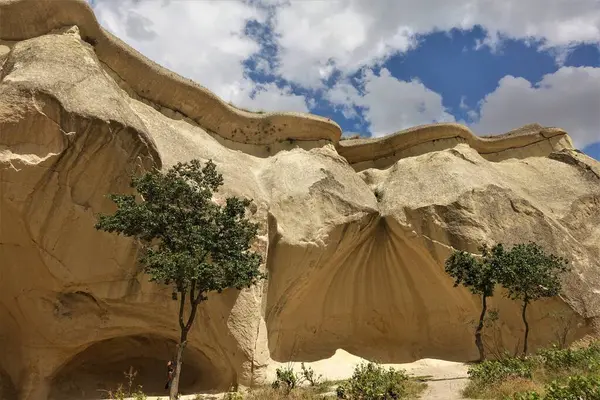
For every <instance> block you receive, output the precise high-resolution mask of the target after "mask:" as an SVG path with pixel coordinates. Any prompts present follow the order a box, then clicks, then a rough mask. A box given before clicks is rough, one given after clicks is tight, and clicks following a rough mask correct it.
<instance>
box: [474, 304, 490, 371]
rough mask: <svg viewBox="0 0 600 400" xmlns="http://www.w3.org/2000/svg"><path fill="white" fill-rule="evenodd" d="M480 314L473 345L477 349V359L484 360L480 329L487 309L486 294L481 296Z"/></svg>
mask: <svg viewBox="0 0 600 400" xmlns="http://www.w3.org/2000/svg"><path fill="white" fill-rule="evenodd" d="M481 297H482V300H481V315H480V316H479V325H477V329H475V346H477V350H479V361H480V362H481V361H483V360H485V351H484V349H483V341H482V340H481V331H482V330H483V321H484V319H485V313H486V311H487V296H485V295H484V296H481Z"/></svg>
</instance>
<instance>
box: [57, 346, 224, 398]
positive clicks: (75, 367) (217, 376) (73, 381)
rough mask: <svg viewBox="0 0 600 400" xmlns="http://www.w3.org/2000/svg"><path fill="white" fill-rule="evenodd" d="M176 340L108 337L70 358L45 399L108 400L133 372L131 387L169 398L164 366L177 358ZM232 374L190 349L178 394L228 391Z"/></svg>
mask: <svg viewBox="0 0 600 400" xmlns="http://www.w3.org/2000/svg"><path fill="white" fill-rule="evenodd" d="M175 354H176V342H175V341H174V340H172V339H168V338H165V337H160V336H153V335H139V336H124V337H118V338H113V339H107V340H103V341H100V342H98V343H95V344H93V345H91V346H89V347H88V348H87V349H85V350H84V351H82V352H81V353H79V354H77V355H76V356H75V357H73V358H72V359H71V360H70V361H69V362H68V363H67V364H66V365H64V366H63V367H62V368H61V369H60V370H59V371H58V372H57V373H56V375H55V377H54V379H53V380H52V382H51V388H50V396H49V400H68V399H72V400H75V399H80V400H86V399H100V398H107V395H108V391H109V390H113V391H114V390H116V389H117V388H118V387H119V385H123V387H124V388H127V387H128V378H127V377H126V373H128V372H130V371H133V372H135V373H136V375H135V378H134V379H133V382H132V387H133V389H136V388H138V387H139V386H141V387H142V390H143V391H144V393H145V394H147V395H150V396H165V395H166V396H168V391H167V390H165V388H164V385H165V382H166V375H167V370H166V364H167V361H168V360H169V359H173V360H174V359H175ZM232 380H233V379H232V374H231V372H230V371H219V370H217V368H216V367H215V366H214V365H213V363H212V362H211V361H210V360H209V359H208V358H207V357H206V355H204V354H203V353H202V352H201V351H199V350H197V349H195V348H192V347H191V346H189V345H188V347H186V349H185V353H184V357H183V369H182V373H181V381H180V386H179V388H180V392H181V394H193V393H199V392H207V391H211V390H221V389H223V388H226V387H227V386H228V385H229V384H230V383H231V381H232Z"/></svg>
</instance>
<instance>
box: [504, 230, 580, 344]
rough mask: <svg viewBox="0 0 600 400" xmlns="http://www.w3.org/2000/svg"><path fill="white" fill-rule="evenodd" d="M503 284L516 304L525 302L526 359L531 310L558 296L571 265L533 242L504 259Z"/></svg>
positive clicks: (506, 255) (507, 252) (522, 310)
mask: <svg viewBox="0 0 600 400" xmlns="http://www.w3.org/2000/svg"><path fill="white" fill-rule="evenodd" d="M499 270H500V275H499V283H500V284H501V285H502V286H504V287H505V288H506V290H507V295H508V297H510V298H511V299H513V300H520V301H522V302H523V307H522V309H521V317H522V318H523V324H524V325H525V337H524V341H523V355H525V354H527V344H528V338H529V323H528V322H527V306H528V305H529V303H531V302H532V301H536V300H539V299H541V298H544V297H554V296H558V295H559V294H560V292H561V290H562V285H561V279H560V278H561V274H562V273H564V272H566V271H568V270H569V263H568V261H567V260H565V259H564V258H561V257H557V256H555V255H554V254H546V253H545V252H544V249H542V248H541V247H540V246H539V245H537V244H536V243H533V242H529V243H527V244H517V245H515V246H514V247H512V248H511V249H510V250H508V251H506V252H505V253H504V254H503V256H502V257H501V262H500V266H499Z"/></svg>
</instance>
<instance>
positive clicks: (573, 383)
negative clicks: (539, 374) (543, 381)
mask: <svg viewBox="0 0 600 400" xmlns="http://www.w3.org/2000/svg"><path fill="white" fill-rule="evenodd" d="M598 399H600V378H599V377H597V376H571V377H569V378H568V380H567V382H566V384H560V383H558V382H556V381H554V382H552V383H551V384H550V385H548V387H547V388H546V397H544V400H598Z"/></svg>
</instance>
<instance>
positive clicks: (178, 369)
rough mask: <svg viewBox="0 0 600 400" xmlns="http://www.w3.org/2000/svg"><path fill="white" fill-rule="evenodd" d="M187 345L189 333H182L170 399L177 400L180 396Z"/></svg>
mask: <svg viewBox="0 0 600 400" xmlns="http://www.w3.org/2000/svg"><path fill="white" fill-rule="evenodd" d="M186 344H187V331H185V332H181V340H180V342H179V346H178V348H177V359H176V360H175V374H174V375H173V380H172V381H171V390H170V391H169V399H170V400H176V399H177V396H178V395H179V377H180V376H181V363H182V361H183V350H184V349H185V345H186Z"/></svg>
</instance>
